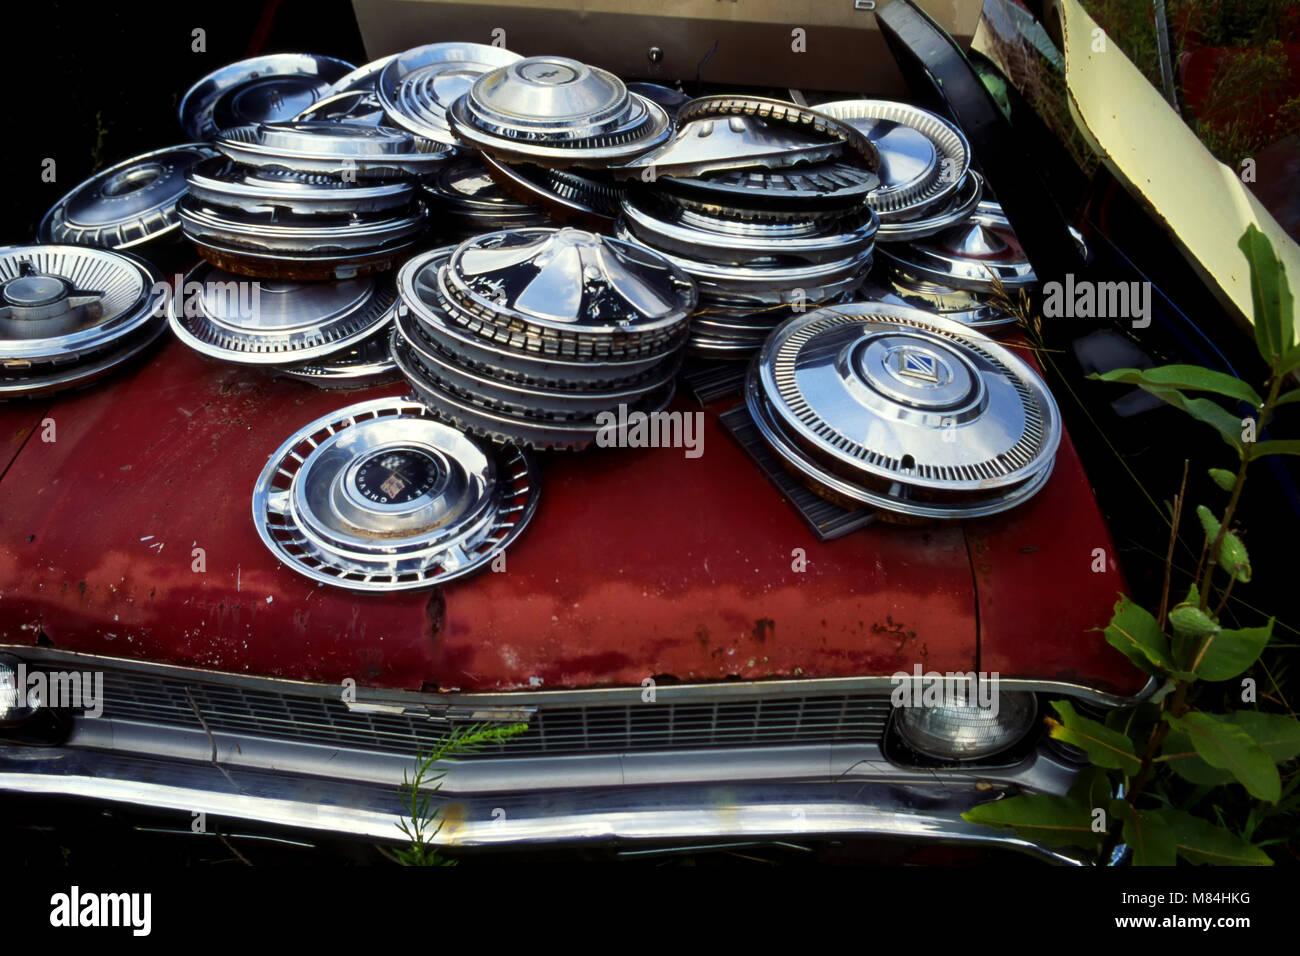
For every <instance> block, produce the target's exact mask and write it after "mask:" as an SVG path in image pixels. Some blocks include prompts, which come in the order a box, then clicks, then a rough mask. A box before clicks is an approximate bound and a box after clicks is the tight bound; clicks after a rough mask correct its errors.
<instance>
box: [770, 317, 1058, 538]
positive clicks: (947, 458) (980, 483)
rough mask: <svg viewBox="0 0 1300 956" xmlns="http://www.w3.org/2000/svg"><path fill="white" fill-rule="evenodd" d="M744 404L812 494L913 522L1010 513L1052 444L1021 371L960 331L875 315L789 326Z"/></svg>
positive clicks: (1034, 388) (1049, 426) (1039, 481)
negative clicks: (872, 508) (1008, 511)
mask: <svg viewBox="0 0 1300 956" xmlns="http://www.w3.org/2000/svg"><path fill="white" fill-rule="evenodd" d="M746 404H747V405H748V407H749V411H750V414H751V415H752V416H753V418H754V421H755V423H756V424H757V425H758V427H759V429H760V431H761V432H762V434H763V437H764V438H765V439H766V441H767V443H768V444H769V445H770V447H771V448H772V450H773V451H774V452H775V453H776V454H777V456H778V457H779V458H781V459H782V461H783V462H784V464H785V465H786V466H787V467H788V468H789V469H790V470H792V471H793V472H795V473H796V474H798V475H800V476H801V477H802V478H803V479H804V480H805V482H806V483H807V484H808V485H809V486H810V487H812V488H813V489H814V490H816V491H818V492H819V493H821V494H823V495H824V496H826V497H828V498H830V499H831V500H833V501H836V502H837V503H842V504H846V505H848V506H850V507H862V506H864V505H865V506H870V507H874V508H877V509H879V510H881V511H882V512H884V513H887V514H891V515H897V516H905V517H907V518H912V519H918V518H919V519H953V518H971V517H978V516H982V515H989V514H994V513H997V512H1000V511H1004V510H1006V509H1008V508H1012V507H1015V506H1016V505H1018V504H1021V503H1023V502H1024V501H1026V500H1027V499H1028V498H1030V497H1031V496H1033V495H1034V494H1035V493H1036V492H1037V491H1038V490H1039V489H1041V488H1042V486H1043V485H1044V484H1045V483H1046V482H1047V479H1048V477H1049V476H1050V474H1051V471H1052V465H1053V463H1054V460H1055V455H1056V449H1057V446H1058V444H1059V442H1060V437H1061V422H1060V415H1059V413H1058V411H1057V408H1056V403H1055V401H1054V400H1053V399H1052V396H1051V394H1050V392H1048V390H1047V388H1046V386H1044V385H1043V383H1042V381H1041V379H1039V377H1038V376H1037V375H1036V374H1035V373H1034V372H1033V370H1032V369H1030V368H1029V367H1028V366H1027V365H1026V364H1025V363H1024V362H1022V361H1021V360H1020V359H1018V358H1016V357H1015V356H1014V355H1012V354H1011V353H1010V352H1009V351H1008V350H1007V349H1004V348H1002V347H1001V346H999V345H997V344H996V343H995V342H993V341H992V340H991V339H988V338H987V337H985V336H983V335H982V334H980V333H978V332H975V331H972V330H970V329H968V328H966V327H965V326H963V325H961V324H960V323H958V322H953V321H951V320H948V319H944V318H940V317H937V316H935V315H932V314H930V313H927V312H922V311H919V310H916V309H908V308H903V307H899V306H892V305H887V304H881V303H854V304H851V305H845V306H839V307H835V308H829V309H823V310H821V311H818V312H813V313H810V314H808V315H804V316H799V317H796V318H794V319H791V320H790V321H789V322H787V323H786V324H785V325H783V326H782V327H781V328H780V329H778V330H777V331H776V332H775V333H774V334H773V335H772V337H771V338H770V339H769V340H768V342H767V344H766V345H765V346H764V348H763V350H762V352H761V353H760V354H759V356H758V357H757V358H756V359H755V361H754V364H753V365H752V367H751V369H750V373H749V377H748V381H747V383H746Z"/></svg>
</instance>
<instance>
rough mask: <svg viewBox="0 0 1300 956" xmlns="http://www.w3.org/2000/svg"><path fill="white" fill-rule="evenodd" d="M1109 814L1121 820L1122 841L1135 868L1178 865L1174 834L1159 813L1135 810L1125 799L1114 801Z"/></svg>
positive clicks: (1156, 811)
mask: <svg viewBox="0 0 1300 956" xmlns="http://www.w3.org/2000/svg"><path fill="white" fill-rule="evenodd" d="M1110 812H1111V813H1113V814H1114V815H1115V816H1116V817H1118V818H1119V819H1120V820H1123V821H1124V842H1125V843H1127V844H1128V848H1129V850H1131V851H1132V853H1133V863H1134V865H1135V866H1173V865H1174V864H1175V863H1177V862H1178V855H1177V852H1176V849H1175V844H1174V831H1173V830H1172V829H1171V828H1170V826H1169V824H1167V823H1166V822H1165V821H1164V818H1163V817H1162V816H1161V815H1160V811H1158V810H1134V809H1133V806H1132V804H1130V803H1129V802H1128V801H1127V800H1114V801H1112V802H1111V805H1110Z"/></svg>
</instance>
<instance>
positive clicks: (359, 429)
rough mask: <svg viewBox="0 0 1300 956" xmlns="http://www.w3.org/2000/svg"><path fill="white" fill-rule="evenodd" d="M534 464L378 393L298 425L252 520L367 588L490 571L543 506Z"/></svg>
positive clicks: (318, 574) (350, 583)
mask: <svg viewBox="0 0 1300 956" xmlns="http://www.w3.org/2000/svg"><path fill="white" fill-rule="evenodd" d="M537 497H538V476H537V468H536V465H535V464H534V462H533V460H532V459H531V458H530V457H529V456H528V455H527V454H526V453H525V452H523V451H521V450H520V449H518V448H516V447H514V446H512V445H502V444H492V443H489V442H483V441H479V440H476V439H474V438H472V437H470V436H469V435H466V434H464V433H462V432H460V431H457V430H456V429H454V428H451V427H449V426H448V425H446V424H444V423H442V422H439V421H436V420H435V419H433V418H432V417H430V415H429V413H428V411H427V410H426V409H425V408H424V407H423V406H421V405H419V404H417V403H415V402H412V401H409V400H402V399H387V398H385V399H376V400H373V401H369V402H362V403H360V404H358V405H352V406H350V407H348V408H343V409H340V410H338V411H337V412H334V413H332V414H330V415H327V416H325V417H323V418H320V419H318V420H316V421H314V422H312V423H311V424H310V425H308V426H306V427H305V428H303V429H301V430H299V431H298V432H295V433H294V434H293V435H292V436H291V437H290V438H289V439H288V440H287V441H286V442H285V443H284V444H283V445H281V446H280V448H279V449H277V450H276V452H275V453H274V454H272V455H271V457H270V459H269V460H268V461H267V463H266V467H265V468H263V469H262V473H261V475H260V476H259V477H258V480H257V485H256V488H255V489H254V492H253V520H254V521H255V522H256V525H257V530H258V533H259V534H260V535H261V538H262V541H263V542H264V543H265V544H266V546H267V547H268V548H270V549H271V552H272V553H273V554H275V556H276V557H277V558H279V559H280V560H281V561H282V562H284V563H285V564H286V565H288V566H289V567H290V568H292V569H293V570H295V571H297V572H298V573H300V574H304V575H306V576H307V577H309V578H312V579H313V580H316V581H323V582H325V583H327V584H335V585H339V586H342V587H347V588H352V589H355V590H362V591H402V590H410V589H414V588H424V587H430V586H432V585H436V584H442V583H445V582H447V581H451V580H454V579H455V578H459V577H463V576H465V575H467V574H470V573H472V572H474V571H477V570H479V569H481V568H483V567H485V566H486V565H487V564H488V563H489V562H491V561H492V559H493V558H494V557H495V556H496V555H497V554H498V553H499V552H501V551H502V550H503V549H505V548H506V547H508V546H509V545H510V543H511V542H513V541H514V539H515V538H517V537H518V536H519V534H520V532H522V531H523V529H524V527H525V526H526V525H527V524H528V521H529V519H531V518H532V515H533V512H534V510H535V509H536V507H537Z"/></svg>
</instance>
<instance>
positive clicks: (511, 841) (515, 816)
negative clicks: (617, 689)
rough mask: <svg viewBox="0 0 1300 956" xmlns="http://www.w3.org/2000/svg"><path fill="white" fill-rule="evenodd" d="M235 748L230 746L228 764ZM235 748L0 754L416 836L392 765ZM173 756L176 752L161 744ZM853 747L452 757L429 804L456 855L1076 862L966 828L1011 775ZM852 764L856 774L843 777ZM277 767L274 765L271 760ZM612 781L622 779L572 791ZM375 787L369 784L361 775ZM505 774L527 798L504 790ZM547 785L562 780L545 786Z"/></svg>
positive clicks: (320, 823) (6, 768)
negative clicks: (331, 772) (805, 851)
mask: <svg viewBox="0 0 1300 956" xmlns="http://www.w3.org/2000/svg"><path fill="white" fill-rule="evenodd" d="M196 743H197V742H196ZM230 743H231V742H230V741H219V742H218V744H217V746H218V751H219V754H220V753H221V752H224V751H227V750H228V747H229V745H230ZM234 746H235V747H238V748H241V749H243V750H244V751H245V752H246V753H247V755H248V756H249V757H250V758H251V759H250V760H249V761H246V762H244V763H243V765H240V764H238V763H230V764H228V763H226V762H224V761H222V760H218V761H217V762H213V761H211V760H207V761H204V760H197V759H193V760H191V759H175V758H173V757H160V756H144V755H140V754H133V753H120V752H110V751H104V750H97V749H90V748H86V747H80V746H62V747H32V746H19V745H8V744H5V745H0V791H8V792H11V793H19V794H28V795H35V796H44V797H54V796H58V797H72V798H79V799H84V800H90V801H99V802H106V803H111V804H119V805H127V806H133V807H137V808H147V809H149V810H154V811H169V812H172V813H175V814H178V815H180V816H182V817H184V818H185V825H186V826H189V825H190V824H191V821H195V820H202V821H204V822H203V823H202V826H203V827H204V828H205V829H208V830H211V829H212V828H213V827H214V826H215V825H216V824H217V823H218V821H232V822H237V823H239V824H241V825H243V826H245V827H247V826H249V825H253V826H255V827H265V828H276V829H280V828H287V829H291V830H299V831H304V832H315V833H316V834H320V835H324V834H332V835H338V834H341V835H345V836H348V837H352V838H358V839H363V840H367V841H376V842H385V843H392V842H404V838H403V836H402V834H401V831H400V830H399V828H398V824H399V822H400V821H401V820H402V819H403V812H402V807H401V801H400V793H399V787H400V779H401V778H400V777H399V778H398V780H397V781H396V782H395V781H394V780H393V779H391V773H392V771H393V770H394V769H395V768H394V767H389V766H386V764H387V761H385V760H384V759H383V758H375V757H374V755H371V756H372V759H371V760H369V761H362V763H363V764H367V766H359V765H357V764H356V762H355V760H353V759H351V757H342V756H341V760H340V762H341V764H347V766H340V767H339V768H338V769H340V770H342V771H343V776H330V777H326V776H319V775H314V774H304V773H300V772H290V771H287V770H286V769H285V768H283V767H279V768H277V767H275V766H273V765H270V766H250V765H249V764H250V763H252V764H256V763H267V762H268V760H267V758H268V757H271V755H270V754H269V753H259V752H258V751H259V747H258V743H257V742H256V741H243V742H241V743H238V744H235V745H234ZM161 749H163V750H167V749H170V748H169V747H168V746H167V745H166V744H164V745H163V746H162V748H161ZM272 749H274V748H272ZM846 749H848V748H842V747H830V748H774V750H776V751H779V752H761V753H759V752H748V753H743V754H736V753H731V752H724V753H713V752H709V751H703V752H697V753H691V754H661V755H641V756H642V759H639V760H631V761H627V762H626V764H625V760H624V758H618V757H614V758H609V759H605V758H591V759H592V760H594V761H595V763H597V764H603V766H595V765H591V764H588V765H586V766H568V767H566V766H563V760H561V761H552V760H547V759H541V760H531V761H529V763H532V764H535V765H536V766H533V767H530V768H527V776H528V779H524V778H521V777H520V776H519V775H518V774H517V772H516V770H517V769H518V768H510V767H499V766H495V767H494V766H490V764H492V763H496V762H495V761H493V762H466V763H450V762H449V764H448V767H449V774H448V777H447V778H446V779H447V785H446V786H444V787H443V789H442V790H440V791H438V792H436V793H432V794H431V799H432V805H433V806H434V807H436V808H437V812H438V815H439V819H440V820H441V821H442V824H443V825H442V827H441V829H440V830H439V831H438V832H437V834H436V836H435V837H434V838H433V839H432V841H431V842H432V843H434V844H435V845H437V846H440V847H444V848H465V849H471V848H491V847H510V848H514V849H532V848H538V849H540V848H556V847H566V846H568V847H576V846H580V845H586V846H603V847H617V848H628V847H633V846H671V845H688V844H692V843H700V842H703V841H707V842H711V843H712V842H732V841H734V842H743V843H754V842H765V841H790V840H796V841H805V842H815V841H819V840H829V839H838V840H846V839H852V840H877V839H884V840H893V841H903V842H904V843H907V844H912V845H921V844H948V845H965V846H971V847H991V848H1000V849H1005V850H1012V851H1019V852H1023V853H1026V854H1029V855H1031V856H1034V857H1037V858H1039V859H1041V860H1043V861H1045V862H1052V863H1067V864H1072V863H1077V862H1079V861H1078V860H1077V859H1075V858H1073V857H1072V856H1070V855H1069V854H1068V853H1064V852H1062V851H1060V850H1056V849H1052V848H1048V847H1043V846H1040V845H1037V844H1034V843H1031V842H1029V841H1026V840H1022V839H1020V838H1018V837H1016V836H1015V835H1014V834H1012V833H1010V832H1008V831H999V830H993V829H990V828H987V827H980V826H974V825H971V824H968V823H966V822H965V821H964V820H962V819H961V814H962V812H963V811H965V810H967V809H969V808H970V807H972V806H974V805H976V804H979V803H983V802H986V801H988V800H990V799H995V798H997V797H999V796H1002V795H1005V794H1009V793H1015V792H1019V791H1020V789H1021V788H1020V785H1019V784H1017V783H1013V782H1011V781H1010V780H1008V779H1005V778H1006V776H1008V775H1006V774H1003V775H1001V776H1002V777H1003V778H1002V779H999V778H998V777H991V778H988V779H986V778H980V777H976V776H974V775H971V774H969V773H968V774H963V775H961V776H960V777H956V776H955V775H951V774H948V775H942V776H935V775H932V774H922V773H913V772H908V771H898V770H889V769H887V768H883V767H881V766H880V765H879V762H878V761H877V760H876V759H873V757H872V756H871V755H866V756H865V758H864V760H863V761H855V760H853V755H852V754H849V753H843V752H839V751H844V750H846ZM853 749H858V748H853ZM318 756H319V757H321V758H325V757H326V755H318ZM353 756H354V755H353ZM578 759H585V758H578ZM845 761H849V762H850V763H851V764H857V766H849V767H847V769H844V770H842V771H840V772H836V771H835V770H834V769H833V768H835V767H837V766H841V765H843V764H844V763H845ZM275 762H276V760H275V759H274V758H273V757H271V759H270V760H269V763H271V764H274V763H275ZM557 764H559V765H557ZM403 768H404V769H406V770H409V769H410V767H409V764H406V763H405V762H403ZM1071 773H1072V771H1071V770H1070V768H1068V767H1066V766H1064V765H1054V764H1052V763H1051V761H1050V759H1049V758H1048V757H1046V756H1044V755H1041V754H1039V755H1037V756H1036V757H1035V758H1034V759H1033V761H1032V763H1031V765H1029V766H1023V767H1021V768H1019V769H1018V770H1017V771H1015V772H1014V773H1013V774H1010V776H1012V777H1019V778H1025V777H1027V776H1032V777H1035V778H1037V779H1038V780H1039V781H1040V782H1047V781H1050V782H1051V784H1054V785H1051V786H1050V789H1053V790H1056V789H1059V788H1060V787H1061V786H1063V785H1065V784H1066V783H1068V779H1069V777H1070V775H1071ZM458 776H459V779H458ZM614 776H617V777H618V778H621V779H622V780H624V781H625V782H623V783H618V784H612V783H611V784H610V785H604V786H571V785H565V784H566V783H567V782H569V781H575V780H577V781H580V780H581V778H591V779H596V778H601V779H609V778H611V777H614ZM674 776H675V777H676V778H677V779H676V780H674V779H671V778H672V777H674ZM365 777H371V778H372V779H360V778H365ZM374 777H389V778H390V779H386V780H385V779H373V778H374ZM507 780H509V781H512V782H513V785H514V788H513V789H512V790H506V789H500V787H501V785H502V784H504V783H506V782H507ZM651 780H657V782H650V781H651ZM548 781H549V783H550V784H551V786H543V785H542V784H544V783H546V782H548Z"/></svg>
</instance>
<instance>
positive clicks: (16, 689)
mask: <svg viewBox="0 0 1300 956" xmlns="http://www.w3.org/2000/svg"><path fill="white" fill-rule="evenodd" d="M21 667H22V665H21V664H19V662H18V659H17V658H14V657H10V656H9V655H8V654H0V725H7V726H12V725H14V724H20V723H23V722H24V721H25V720H27V718H28V717H30V716H31V715H32V713H33V709H32V708H31V707H30V706H29V705H28V703H27V688H26V686H24V685H25V684H26V681H23V680H21V679H20V669H21Z"/></svg>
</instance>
